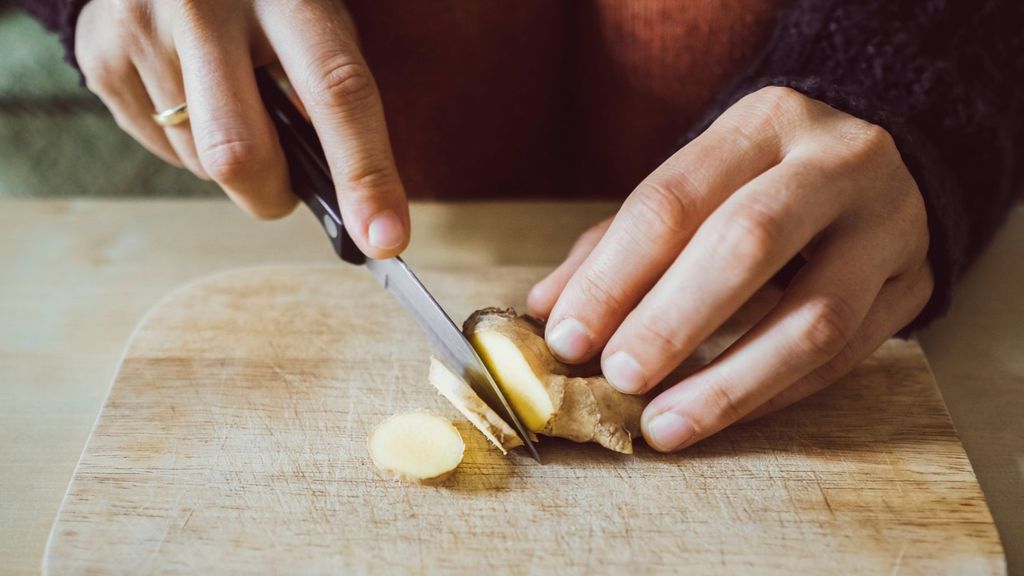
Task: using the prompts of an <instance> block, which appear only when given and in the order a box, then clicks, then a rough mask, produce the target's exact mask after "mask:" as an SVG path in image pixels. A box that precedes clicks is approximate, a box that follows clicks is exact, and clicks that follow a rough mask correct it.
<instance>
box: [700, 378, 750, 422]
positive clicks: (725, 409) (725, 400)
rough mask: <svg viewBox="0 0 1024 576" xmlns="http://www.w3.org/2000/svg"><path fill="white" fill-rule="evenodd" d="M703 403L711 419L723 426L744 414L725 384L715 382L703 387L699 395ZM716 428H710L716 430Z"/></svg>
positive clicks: (738, 401)
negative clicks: (707, 408) (708, 410)
mask: <svg viewBox="0 0 1024 576" xmlns="http://www.w3.org/2000/svg"><path fill="white" fill-rule="evenodd" d="M700 395H701V397H702V398H703V403H704V404H705V405H706V406H708V407H710V409H711V410H710V413H711V415H712V418H713V419H714V420H715V421H717V422H720V423H722V424H723V425H724V424H728V423H730V422H735V421H737V420H739V419H740V418H742V417H743V416H744V415H745V414H746V412H747V411H746V410H744V409H743V406H742V405H741V403H740V400H739V398H737V397H736V396H735V395H733V394H732V393H731V392H730V391H729V386H728V385H726V383H725V382H723V381H720V380H716V381H711V382H709V383H707V384H705V385H704V386H703V389H702V390H701V393H700ZM716 427H718V426H714V425H713V426H710V427H709V428H716Z"/></svg>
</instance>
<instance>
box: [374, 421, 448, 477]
mask: <svg viewBox="0 0 1024 576" xmlns="http://www.w3.org/2000/svg"><path fill="white" fill-rule="evenodd" d="M368 448H369V452H370V458H371V459H372V460H373V463H374V465H376V466H377V468H379V469H380V470H382V471H384V472H386V473H387V474H390V475H391V476H393V477H395V478H397V479H399V480H403V481H406V482H415V483H417V484H438V483H440V482H443V481H444V480H445V479H446V478H448V476H450V475H451V474H452V472H454V471H455V468H456V467H458V465H459V463H461V462H462V456H463V453H464V452H465V450H466V445H465V443H463V441H462V436H461V435H460V434H459V431H458V429H456V428H455V426H454V425H452V423H451V422H450V421H449V420H448V419H447V418H443V417H441V416H438V415H436V414H429V413H426V412H408V413H404V414H395V415H394V416H391V417H389V418H387V419H386V420H384V421H383V422H381V423H380V424H378V425H377V427H376V428H374V429H373V431H372V432H370V438H369V441H368Z"/></svg>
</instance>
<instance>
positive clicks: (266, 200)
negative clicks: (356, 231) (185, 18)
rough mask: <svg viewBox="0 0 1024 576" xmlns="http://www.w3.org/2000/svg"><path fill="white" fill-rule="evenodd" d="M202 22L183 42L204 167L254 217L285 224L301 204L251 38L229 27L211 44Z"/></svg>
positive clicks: (179, 38)
mask: <svg viewBox="0 0 1024 576" xmlns="http://www.w3.org/2000/svg"><path fill="white" fill-rule="evenodd" d="M211 8H212V9H213V10H216V9H217V8H218V5H216V4H213V5H211ZM221 8H223V7H221ZM205 17H215V15H214V14H211V15H208V16H205ZM202 18H204V15H195V16H194V17H193V18H192V22H191V25H190V26H187V27H182V28H180V29H179V31H178V33H177V34H176V38H175V45H176V46H177V49H178V54H179V56H180V59H181V62H182V67H181V70H182V77H183V80H184V87H185V92H186V93H187V94H188V95H189V96H188V106H189V122H190V125H191V126H190V127H191V131H192V133H193V135H194V137H195V146H196V152H197V155H198V158H199V161H200V163H201V164H202V167H203V170H204V171H205V172H206V173H207V174H209V175H210V177H211V178H213V180H215V181H216V182H217V183H218V184H219V185H220V186H221V188H223V189H224V191H225V192H226V193H227V194H228V196H230V197H231V199H232V200H234V201H235V203H236V204H238V205H239V206H241V207H242V208H243V209H244V210H246V211H247V212H249V213H250V214H252V215H253V216H256V217H257V218H279V217H282V216H285V215H287V214H288V213H289V212H291V210H292V209H293V208H294V207H295V204H296V203H297V198H296V197H295V196H294V195H293V194H292V193H291V192H290V189H289V184H288V170H287V166H286V164H285V160H284V154H283V152H282V151H281V146H280V144H279V143H278V140H277V135H276V133H275V131H274V127H273V125H272V123H271V121H270V118H269V117H268V115H267V112H266V109H265V108H264V107H263V104H262V100H261V99H260V96H259V91H258V89H257V87H256V77H255V74H254V73H253V62H252V60H251V59H250V57H249V39H248V38H247V37H246V33H247V31H246V29H245V27H242V26H235V27H227V28H225V29H224V30H223V31H222V32H221V33H220V34H219V35H217V36H216V37H211V36H210V35H208V34H204V33H203V32H202V30H203V29H204V26H203V24H202Z"/></svg>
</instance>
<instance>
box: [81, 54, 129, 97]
mask: <svg viewBox="0 0 1024 576" xmlns="http://www.w3.org/2000/svg"><path fill="white" fill-rule="evenodd" d="M78 63H79V66H80V67H81V69H82V75H83V76H84V77H85V87H86V88H88V89H89V91H90V92H92V93H93V94H96V95H97V96H101V97H103V98H104V99H110V100H114V99H116V95H117V90H116V89H115V88H116V87H117V85H118V83H120V82H121V80H122V79H123V78H124V71H123V69H122V68H121V67H120V66H117V65H116V64H114V63H112V62H110V61H109V60H105V59H97V58H88V59H85V60H83V59H79V61H78Z"/></svg>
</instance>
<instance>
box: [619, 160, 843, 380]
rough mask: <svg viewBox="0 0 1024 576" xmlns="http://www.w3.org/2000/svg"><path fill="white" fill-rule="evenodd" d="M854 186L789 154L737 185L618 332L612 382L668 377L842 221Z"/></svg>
mask: <svg viewBox="0 0 1024 576" xmlns="http://www.w3.org/2000/svg"><path fill="white" fill-rule="evenodd" d="M854 187H855V185H854ZM850 188H851V183H850V182H849V181H845V180H844V181H842V182H838V183H834V182H831V181H830V175H829V173H828V171H827V170H825V169H822V168H821V167H818V166H814V165H810V164H807V163H806V162H803V161H799V160H790V159H787V160H786V161H784V162H782V163H781V164H779V165H777V166H775V167H774V168H772V169H770V170H769V171H767V172H765V173H764V174H762V175H761V176H759V177H758V178H756V179H754V180H752V181H751V182H749V183H748V184H746V185H745V186H743V188H741V189H740V190H739V191H737V192H736V193H735V194H733V195H732V196H731V197H730V198H729V199H728V200H727V201H726V202H725V203H724V204H723V205H722V206H721V207H720V208H719V209H718V210H716V211H715V213H714V214H712V215H711V216H710V217H709V218H708V219H707V220H706V221H705V222H704V224H702V225H701V227H700V229H699V230H698V231H697V233H696V234H695V235H694V237H693V239H692V240H691V241H690V243H689V244H688V245H687V246H686V249H685V250H683V253H682V254H681V255H680V256H679V258H678V259H677V260H676V262H674V263H673V264H672V266H671V267H670V268H669V270H668V271H667V272H666V273H665V274H664V275H663V276H662V278H661V279H660V280H659V281H658V283H657V285H656V286H655V287H654V288H653V289H652V290H651V291H650V292H649V293H648V294H647V295H646V296H645V297H644V299H643V301H642V302H641V303H640V304H639V305H638V306H637V307H636V308H635V309H634V310H633V311H632V312H631V313H630V314H629V315H628V316H627V317H626V319H625V320H624V321H623V322H622V324H621V326H620V327H619V329H618V330H617V331H616V332H615V334H614V335H613V336H612V338H611V340H609V342H608V345H607V347H606V348H605V350H604V353H603V355H602V359H601V366H602V370H603V371H604V374H605V376H606V377H607V378H608V381H609V383H611V384H612V385H613V386H615V387H616V388H618V389H619V390H621V391H623V392H626V393H630V394H636V393H641V392H645V391H647V390H649V389H650V388H651V387H653V386H654V385H655V384H657V383H658V382H659V381H660V380H661V379H662V378H664V377H665V376H667V375H668V374H669V373H670V372H671V371H672V370H673V369H674V368H675V367H676V366H678V365H679V363H680V362H682V361H683V359H685V358H686V357H687V356H689V355H690V354H691V353H692V352H693V350H694V349H695V348H696V347H697V345H698V344H700V343H701V342H703V341H704V340H705V339H707V337H708V336H710V335H711V333H712V332H713V331H714V330H715V329H716V328H718V326H720V325H721V324H722V323H723V322H724V321H725V320H726V319H728V318H729V317H730V316H732V314H733V313H734V312H735V311H736V310H737V309H738V308H739V307H740V305H741V304H742V303H743V302H746V301H747V300H748V299H749V298H750V296H751V295H753V294H754V292H756V291H757V289H758V288H760V287H761V286H762V285H763V284H764V283H765V282H766V281H767V280H768V279H769V278H771V276H772V275H773V274H775V273H776V272H777V271H778V270H779V269H780V268H781V267H782V266H783V265H784V264H785V263H786V262H788V261H789V260H790V259H792V258H793V256H795V255H796V254H797V252H799V251H800V250H801V249H802V248H803V247H804V246H806V245H807V244H808V243H810V241H811V240H812V239H813V238H814V237H815V236H816V235H818V234H819V233H820V232H822V231H823V230H824V229H825V227H826V226H828V225H830V224H832V223H833V222H834V221H835V220H836V218H837V217H838V216H839V214H841V213H842V211H843V210H844V209H845V206H846V205H847V204H848V203H849V196H850V192H851V190H850ZM823 194H828V196H827V197H823V196H822V195H823Z"/></svg>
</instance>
